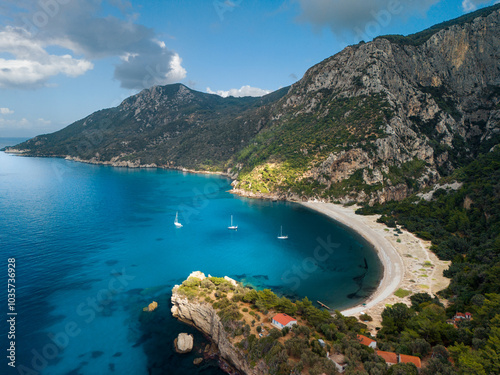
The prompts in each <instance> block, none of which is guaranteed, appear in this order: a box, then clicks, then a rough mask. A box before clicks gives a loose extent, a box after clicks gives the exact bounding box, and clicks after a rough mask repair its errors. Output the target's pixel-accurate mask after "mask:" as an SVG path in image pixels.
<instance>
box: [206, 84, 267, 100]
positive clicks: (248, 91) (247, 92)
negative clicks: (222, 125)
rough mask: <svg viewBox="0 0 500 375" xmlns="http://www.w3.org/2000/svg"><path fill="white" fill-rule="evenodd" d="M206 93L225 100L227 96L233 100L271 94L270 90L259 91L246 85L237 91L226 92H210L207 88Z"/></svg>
mask: <svg viewBox="0 0 500 375" xmlns="http://www.w3.org/2000/svg"><path fill="white" fill-rule="evenodd" d="M207 92H208V93H209V94H216V95H219V96H222V97H223V98H227V97H228V96H234V97H235V98H239V97H242V96H264V95H267V94H269V93H271V91H270V90H264V89H259V88H257V87H251V86H248V85H246V86H241V88H239V89H230V90H227V91H224V90H217V91H212V90H211V89H210V87H207Z"/></svg>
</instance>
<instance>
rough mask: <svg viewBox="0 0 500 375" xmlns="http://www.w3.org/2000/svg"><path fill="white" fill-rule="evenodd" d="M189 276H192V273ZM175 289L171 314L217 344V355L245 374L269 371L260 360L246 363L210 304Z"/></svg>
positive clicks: (258, 374)
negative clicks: (253, 363) (188, 297)
mask: <svg viewBox="0 0 500 375" xmlns="http://www.w3.org/2000/svg"><path fill="white" fill-rule="evenodd" d="M202 275H203V274H202ZM190 277H193V274H191V275H190ZM203 278H204V275H203ZM177 289H178V286H175V287H174V289H173V290H172V299H171V301H172V315H173V316H174V317H175V318H177V319H179V320H180V321H182V322H184V323H187V324H189V325H192V326H194V327H195V328H197V329H198V330H199V331H201V332H202V333H203V334H205V335H206V336H208V337H209V338H210V339H211V340H212V342H213V343H214V344H215V345H217V348H218V349H219V355H220V356H221V357H222V358H223V359H224V360H225V361H227V362H228V363H229V364H230V365H231V366H232V367H234V368H236V369H237V370H238V371H241V372H242V373H244V374H247V375H265V374H268V373H269V371H268V369H267V366H265V364H263V363H262V362H259V363H258V364H257V365H256V366H255V367H251V366H250V365H249V363H247V361H246V359H245V355H244V354H243V353H242V352H241V351H240V350H239V349H238V348H236V347H235V346H234V345H233V344H232V343H231V342H230V340H229V338H228V336H227V334H226V331H225V330H224V327H223V325H222V322H221V321H220V319H219V316H218V315H217V312H216V311H215V310H214V309H213V308H212V305H210V304H209V303H205V302H200V301H189V300H188V299H187V298H185V297H184V296H182V295H180V294H178V293H177Z"/></svg>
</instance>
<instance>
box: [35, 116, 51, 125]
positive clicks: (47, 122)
mask: <svg viewBox="0 0 500 375" xmlns="http://www.w3.org/2000/svg"><path fill="white" fill-rule="evenodd" d="M37 121H38V122H39V123H40V124H42V125H50V124H52V121H50V120H45V119H44V118H41V117H40V118H39V119H38V120H37Z"/></svg>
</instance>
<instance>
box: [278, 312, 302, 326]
mask: <svg viewBox="0 0 500 375" xmlns="http://www.w3.org/2000/svg"><path fill="white" fill-rule="evenodd" d="M273 320H276V321H277V322H278V323H281V324H283V325H284V326H286V325H287V324H288V323H290V322H296V321H297V320H296V319H294V318H292V317H291V316H289V315H286V314H276V315H275V316H274V317H273Z"/></svg>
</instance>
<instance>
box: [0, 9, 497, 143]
mask: <svg viewBox="0 0 500 375" xmlns="http://www.w3.org/2000/svg"><path fill="white" fill-rule="evenodd" d="M494 3H495V1H489V0H274V1H255V0H192V1H185V0H184V1H182V0H161V1H160V0H148V1H146V0H130V1H127V0H1V2H0V137H32V136H35V135H38V134H42V133H48V132H52V131H55V130H58V129H61V128H63V127H64V126H66V125H69V124H70V123H72V122H74V121H76V120H78V119H80V118H82V117H84V116H86V115H88V114H90V113H92V112H94V111H96V110H99V109H102V108H108V107H113V106H116V105H118V104H119V103H120V102H121V101H122V100H123V99H125V98H126V97H128V96H130V95H133V94H135V93H137V92H139V91H140V90H142V89H145V88H149V87H151V86H153V85H164V84H169V83H175V82H182V83H184V84H185V85H187V86H188V87H190V88H192V89H195V90H198V91H203V92H208V93H213V94H218V95H222V96H228V95H232V96H245V95H251V96H259V95H264V94H266V93H268V92H271V91H274V90H276V89H279V88H280V87H284V86H288V85H290V84H292V83H294V82H295V81H297V80H298V79H300V78H301V77H302V75H303V74H304V72H305V71H306V70H307V69H308V68H309V67H311V66H312V65H314V64H316V63H318V62H320V61H321V60H323V59H325V58H327V57H329V56H331V55H333V54H335V53H337V52H339V51H340V50H341V49H342V48H344V47H345V46H347V45H350V44H354V43H357V42H359V41H360V40H362V39H363V40H365V41H368V40H371V39H372V38H373V37H375V36H377V35H381V34H404V35H406V34H410V33H414V32H417V31H420V30H422V29H425V28H427V27H429V26H432V25H433V24H436V23H438V22H441V21H444V20H448V19H451V18H455V17H458V16H460V15H463V14H465V13H468V12H471V11H473V10H476V9H478V8H481V7H484V6H489V5H492V4H494Z"/></svg>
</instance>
